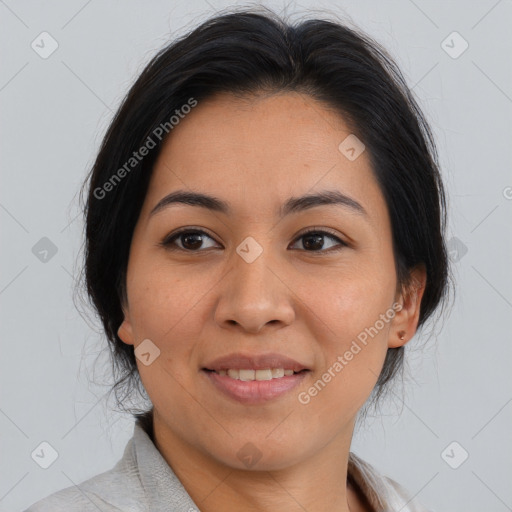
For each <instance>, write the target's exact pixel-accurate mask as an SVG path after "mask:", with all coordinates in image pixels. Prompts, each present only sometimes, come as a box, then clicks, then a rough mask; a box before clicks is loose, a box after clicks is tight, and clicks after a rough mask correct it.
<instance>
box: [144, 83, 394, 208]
mask: <svg viewBox="0 0 512 512" xmlns="http://www.w3.org/2000/svg"><path fill="white" fill-rule="evenodd" d="M349 136H351V137H353V135H352V134H351V131H350V129H349V127H348V125H347V124H346V123H345V121H344V119H343V118H342V116H341V115H340V114H339V113H337V112H334V111H333V110H332V109H329V108H327V106H326V105H324V104H323V103H320V102H318V101H317V100H315V99H313V98H312V97H310V96H307V95H305V94H301V93H294V92H289V93H279V94H274V95H258V96H251V97H246V98H238V97H235V96H233V95H231V94H227V93H223V94H218V95H216V96H215V97H213V98H210V99H208V100H205V101H201V102H199V103H198V105H197V106H196V107H195V108H194V109H193V110H192V111H191V112H190V113H189V114H187V115H186V116H185V117H184V118H183V119H181V120H180V122H179V124H178V125H176V126H175V127H174V128H173V130H172V132H171V133H170V136H169V137H168V139H167V140H166V142H165V143H164V145H163V147H162V150H161V153H160V155H159V158H158V160H157V162H156V165H155V168H154V170H153V175H152V178H151V182H150V186H149V189H148V194H147V198H146V203H147V208H146V210H147V209H150V208H151V207H152V206H154V204H155V203H156V202H157V201H158V200H159V199H161V197H162V196H164V195H165V194H167V193H169V192H171V191H172V190H175V189H178V188H180V189H183V188H188V189H191V190H194V191H201V192H215V195H217V196H222V197H226V198H228V200H229V201H230V202H232V203H233V206H234V209H236V208H237V206H239V207H240V208H239V212H240V214H243V213H247V214H249V215H254V212H255V211H257V212H265V211H268V210H270V209H271V210H272V211H274V210H275V209H276V208H278V207H279V206H280V204H281V203H282V202H283V201H284V200H285V199H287V198H288V197H290V196H292V195H294V196H299V195H303V194H305V193H308V192H313V191H315V190H316V189H338V190H340V191H341V192H343V193H345V194H348V195H351V196H353V197H354V198H355V199H356V200H357V201H359V202H360V203H362V204H363V206H364V207H365V209H367V210H368V211H369V213H371V212H372V211H373V213H374V214H375V215H381V214H382V211H380V212H379V210H382V208H385V203H384V200H383V197H382V195H381V193H380V190H379V188H378V185H377V183H376V181H375V178H374V176H373V172H372V170H371V165H370V161H369V155H368V154H367V152H366V151H363V152H362V153H361V154H360V156H358V157H357V158H356V159H355V160H350V159H348V158H347V156H346V155H345V154H344V153H343V152H342V151H340V149H339V146H340V144H341V143H343V141H344V140H346V139H347V137H349ZM349 140H351V139H349Z"/></svg>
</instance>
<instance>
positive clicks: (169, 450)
mask: <svg viewBox="0 0 512 512" xmlns="http://www.w3.org/2000/svg"><path fill="white" fill-rule="evenodd" d="M353 427H354V425H353V424H352V425H350V428H349V429H348V430H349V431H348V432H344V433H340V434H339V435H337V436H336V437H335V438H334V439H333V440H331V441H330V442H329V443H327V444H326V445H325V446H324V447H323V448H322V449H321V450H320V451H318V452H317V453H315V454H314V455H313V456H311V457H309V458H306V459H304V460H301V462H300V463H298V464H295V465H293V466H290V467H286V468H284V469H279V470H271V471H255V470H241V469H238V468H233V467H230V466H228V465H226V464H223V463H222V462H220V461H218V460H216V459H214V458H212V457H211V456H209V455H208V454H206V453H205V452H204V451H202V450H199V449H198V448H197V447H195V446H192V445H190V444H188V443H187V442H186V441H184V440H183V439H181V438H179V437H177V436H176V435H175V434H174V433H173V432H172V431H171V430H169V429H168V428H167V427H166V425H165V423H164V422H163V421H162V420H161V419H160V418H159V416H158V414H157V413H156V411H154V423H153V431H152V432H153V442H154V444H155V446H156V447H157V448H158V450H159V451H160V453H161V454H162V456H163V457H164V459H165V460H166V461H167V463H168V464H169V466H170V467H171V468H172V469H173V471H174V473H175V474H176V476H177V477H178V478H179V480H180V481H181V483H182V484H183V486H184V488H185V489H186V491H187V492H188V494H189V495H190V497H191V498H192V500H193V501H194V502H195V503H196V504H197V505H198V506H199V507H200V509H201V512H215V511H218V510H223V511H227V512H230V511H239V510H244V511H247V512H266V511H275V510H279V512H291V511H294V512H295V511H297V510H307V511H308V512H326V511H332V512H363V511H365V510H367V509H366V508H365V507H364V505H363V501H362V499H361V497H360V496H358V495H357V492H356V490H355V489H354V488H353V487H352V486H350V485H348V486H347V468H348V457H349V450H350V442H351V438H352V432H353Z"/></svg>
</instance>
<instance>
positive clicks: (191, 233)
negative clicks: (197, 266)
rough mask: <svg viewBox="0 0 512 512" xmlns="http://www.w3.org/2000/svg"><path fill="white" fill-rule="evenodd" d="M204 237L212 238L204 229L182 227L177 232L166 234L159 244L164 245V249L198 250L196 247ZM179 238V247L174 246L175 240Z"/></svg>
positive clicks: (199, 245)
mask: <svg viewBox="0 0 512 512" xmlns="http://www.w3.org/2000/svg"><path fill="white" fill-rule="evenodd" d="M204 238H209V239H210V240H213V238H212V237H211V236H210V235H208V234H207V233H206V232H205V231H202V230H200V229H190V228H186V229H182V230H181V231H178V232H177V233H174V234H171V235H168V236H167V237H165V238H164V240H163V241H162V242H161V245H162V246H164V247H165V248H166V249H169V250H172V251H175V250H176V251H187V252H200V251H197V249H198V248H200V247H201V245H203V243H204V242H203V240H204ZM177 240H179V241H180V242H181V244H182V245H181V247H180V246H177V247H176V241H177Z"/></svg>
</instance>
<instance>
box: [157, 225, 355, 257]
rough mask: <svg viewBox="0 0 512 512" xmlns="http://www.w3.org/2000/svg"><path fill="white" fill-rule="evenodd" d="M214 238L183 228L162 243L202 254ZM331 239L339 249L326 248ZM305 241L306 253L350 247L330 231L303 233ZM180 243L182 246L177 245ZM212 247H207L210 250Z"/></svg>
mask: <svg viewBox="0 0 512 512" xmlns="http://www.w3.org/2000/svg"><path fill="white" fill-rule="evenodd" d="M205 238H206V239H210V240H213V238H212V237H211V236H210V235H208V233H206V232H205V231H203V230H201V229H191V228H183V229H181V230H180V231H178V232H177V233H172V234H170V235H168V236H166V237H165V238H164V240H163V241H162V242H161V243H160V245H162V246H163V247H165V248H166V249H168V250H171V251H185V252H202V251H199V250H198V249H200V248H203V249H204V248H205V247H204V240H205ZM325 238H329V239H331V240H334V241H335V242H337V245H338V247H337V248H336V247H334V248H332V247H330V248H327V249H326V248H325V244H324V242H323V239H325ZM300 239H304V241H303V243H302V245H303V247H304V248H305V249H303V250H305V251H306V252H334V251H339V250H341V249H343V248H344V247H348V244H347V243H345V242H344V241H343V240H341V239H340V238H339V237H337V236H336V235H334V234H333V233H330V232H329V231H326V230H322V229H318V228H314V229H310V230H309V231H306V232H304V233H302V234H301V235H300V236H299V237H298V238H296V240H300ZM177 241H179V242H180V245H178V244H177ZM210 248H211V247H206V249H210Z"/></svg>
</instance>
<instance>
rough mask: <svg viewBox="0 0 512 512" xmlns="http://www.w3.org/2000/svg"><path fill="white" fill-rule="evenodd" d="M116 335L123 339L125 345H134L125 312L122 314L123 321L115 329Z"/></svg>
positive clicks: (130, 325) (130, 327)
mask: <svg viewBox="0 0 512 512" xmlns="http://www.w3.org/2000/svg"><path fill="white" fill-rule="evenodd" d="M117 335H118V336H119V338H121V341H124V343H126V344H127V345H134V341H133V330H132V324H131V323H130V320H129V316H128V315H127V314H126V313H125V314H124V320H123V322H122V323H121V325H120V326H119V329H118V330H117Z"/></svg>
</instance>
